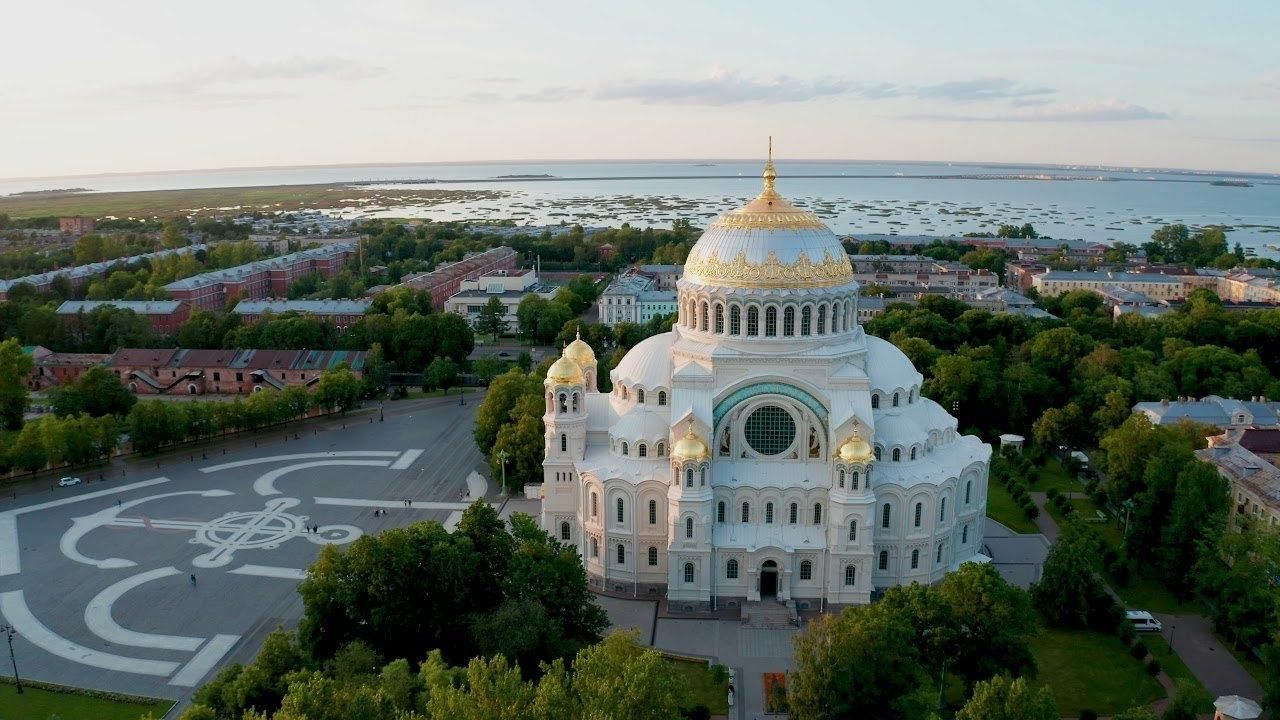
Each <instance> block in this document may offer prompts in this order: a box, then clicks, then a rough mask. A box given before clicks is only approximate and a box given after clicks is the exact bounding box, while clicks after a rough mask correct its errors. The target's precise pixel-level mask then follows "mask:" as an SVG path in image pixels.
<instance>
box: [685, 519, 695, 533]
mask: <svg viewBox="0 0 1280 720" xmlns="http://www.w3.org/2000/svg"><path fill="white" fill-rule="evenodd" d="M684 536H685V537H687V538H691V537H693V518H691V517H687V518H685V519H684Z"/></svg>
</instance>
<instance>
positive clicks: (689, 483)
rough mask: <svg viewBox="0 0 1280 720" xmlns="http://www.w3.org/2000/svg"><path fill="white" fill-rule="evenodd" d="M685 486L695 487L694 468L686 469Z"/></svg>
mask: <svg viewBox="0 0 1280 720" xmlns="http://www.w3.org/2000/svg"><path fill="white" fill-rule="evenodd" d="M684 486H685V487H693V468H685V469H684Z"/></svg>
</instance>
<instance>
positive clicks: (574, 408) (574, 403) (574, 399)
mask: <svg viewBox="0 0 1280 720" xmlns="http://www.w3.org/2000/svg"><path fill="white" fill-rule="evenodd" d="M573 411H574V412H578V393H574V394H573Z"/></svg>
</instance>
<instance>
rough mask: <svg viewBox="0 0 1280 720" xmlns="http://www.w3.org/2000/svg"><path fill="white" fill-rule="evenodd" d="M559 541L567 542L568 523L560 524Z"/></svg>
mask: <svg viewBox="0 0 1280 720" xmlns="http://www.w3.org/2000/svg"><path fill="white" fill-rule="evenodd" d="M560 539H561V540H564V541H566V542H567V541H568V540H569V523H567V522H562V523H560Z"/></svg>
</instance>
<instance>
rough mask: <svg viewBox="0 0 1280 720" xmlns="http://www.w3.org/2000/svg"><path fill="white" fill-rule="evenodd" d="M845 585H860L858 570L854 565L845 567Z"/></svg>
mask: <svg viewBox="0 0 1280 720" xmlns="http://www.w3.org/2000/svg"><path fill="white" fill-rule="evenodd" d="M844 584H845V585H849V586H853V585H857V584H858V574H857V568H856V567H854V566H853V565H845V566H844Z"/></svg>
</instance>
